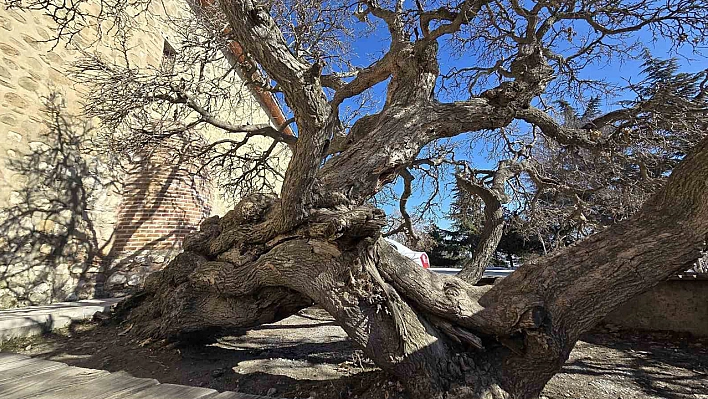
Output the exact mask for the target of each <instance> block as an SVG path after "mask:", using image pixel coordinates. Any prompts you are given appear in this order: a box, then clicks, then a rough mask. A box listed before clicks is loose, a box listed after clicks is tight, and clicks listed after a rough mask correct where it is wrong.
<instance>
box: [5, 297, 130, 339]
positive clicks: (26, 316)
mask: <svg viewBox="0 0 708 399" xmlns="http://www.w3.org/2000/svg"><path fill="white" fill-rule="evenodd" d="M121 300H123V298H107V299H88V300H83V301H77V302H60V303H55V304H51V305H45V306H29V307H25V308H17V309H7V310H0V341H6V340H9V339H12V338H18V337H28V336H32V335H39V334H42V333H44V332H46V331H51V330H54V329H59V328H64V327H66V326H68V325H69V324H71V323H72V322H73V321H79V320H86V319H90V318H91V317H92V316H93V315H94V314H95V313H96V312H102V311H106V310H109V309H111V308H112V307H113V306H115V305H116V304H117V303H118V302H120V301H121Z"/></svg>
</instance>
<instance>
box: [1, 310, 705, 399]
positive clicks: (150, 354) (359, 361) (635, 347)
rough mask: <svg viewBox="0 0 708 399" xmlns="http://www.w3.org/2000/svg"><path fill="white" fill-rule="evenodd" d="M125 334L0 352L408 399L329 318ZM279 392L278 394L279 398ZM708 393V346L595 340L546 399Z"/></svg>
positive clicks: (73, 336)
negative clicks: (171, 338) (204, 335)
mask: <svg viewBox="0 0 708 399" xmlns="http://www.w3.org/2000/svg"><path fill="white" fill-rule="evenodd" d="M124 328H125V327H120V326H112V325H98V324H96V323H85V324H74V325H72V326H71V327H70V328H69V329H68V330H64V331H63V332H62V333H51V334H46V335H44V336H43V337H38V338H33V339H30V340H17V341H13V342H9V343H6V344H5V345H4V347H2V348H1V349H2V350H10V351H16V352H21V353H25V354H31V355H33V356H38V357H41V358H46V359H51V360H56V361H62V362H65V363H68V364H71V365H75V366H81V367H88V368H97V369H105V370H108V371H118V370H125V371H127V372H129V373H130V374H132V375H134V376H136V377H150V378H156V379H157V380H159V381H160V382H163V383H176V384H184V385H193V386H201V387H209V388H213V389H217V390H229V391H240V392H246V393H252V394H257V395H265V394H268V393H269V392H270V393H271V394H273V395H274V396H276V397H283V398H308V397H315V398H354V397H358V398H360V399H384V398H386V399H403V398H405V396H404V394H403V393H402V392H401V386H400V384H398V383H397V382H396V381H394V380H391V379H389V377H388V376H387V375H385V374H384V373H383V372H381V371H380V370H378V369H376V368H375V366H374V365H373V363H371V362H370V361H369V360H368V359H366V358H365V357H364V355H363V354H362V352H361V351H360V350H358V349H356V348H355V347H354V346H353V345H352V344H351V343H350V341H349V340H348V339H347V337H346V334H345V333H344V331H343V330H342V329H341V328H340V327H338V326H337V325H336V324H335V323H334V322H333V320H332V319H331V317H329V315H327V314H326V313H325V312H324V311H322V310H321V309H317V308H310V309H305V310H304V311H302V312H301V313H300V314H299V315H297V316H292V317H290V318H287V319H285V320H282V321H280V322H278V323H274V324H269V325H264V326H261V327H259V328H257V329H254V330H251V331H248V332H244V333H243V334H240V335H234V336H228V337H223V338H221V339H220V340H219V342H218V343H216V344H212V345H191V346H190V345H188V346H184V347H169V346H164V345H157V344H144V345H141V344H142V343H140V342H136V341H133V340H130V339H129V338H128V337H127V336H126V335H124V334H123V335H122V331H123V330H124ZM273 389H275V392H273V391H272V390H273ZM706 393H708V340H699V339H696V338H692V337H690V336H687V335H677V334H661V333H637V332H626V333H624V332H623V333H619V332H617V333H611V332H607V331H595V332H593V333H592V334H589V335H587V336H586V337H584V338H583V341H580V342H579V343H578V345H577V346H576V348H575V349H574V350H573V352H572V353H571V356H570V358H569V359H568V362H567V364H566V366H565V367H564V368H563V371H562V372H561V373H559V374H558V375H557V376H556V377H554V378H553V379H552V380H551V381H550V382H549V384H548V386H547V387H546V389H545V391H544V392H543V396H544V397H545V398H548V399H561V398H562V399H566V398H574V399H581V398H582V399H600V398H602V399H604V398H612V399H617V398H623V399H630V398H631V399H634V398H636V399H649V398H652V399H654V398H670V399H689V398H690V399H696V398H701V396H696V395H705V394H706Z"/></svg>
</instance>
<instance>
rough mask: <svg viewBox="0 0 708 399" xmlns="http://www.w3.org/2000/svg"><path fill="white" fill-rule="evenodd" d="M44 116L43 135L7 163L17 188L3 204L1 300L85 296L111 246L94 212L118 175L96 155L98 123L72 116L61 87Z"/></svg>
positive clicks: (9, 303)
mask: <svg viewBox="0 0 708 399" xmlns="http://www.w3.org/2000/svg"><path fill="white" fill-rule="evenodd" d="M44 117H45V124H46V129H43V130H41V131H40V132H39V134H38V137H37V140H38V141H34V142H32V143H30V150H29V152H27V153H23V154H20V155H18V156H16V157H14V158H11V159H9V160H8V162H7V165H6V170H7V171H9V172H10V173H11V176H12V180H13V181H12V182H5V183H6V185H7V186H8V187H10V188H11V189H13V191H12V192H11V197H10V204H9V205H8V206H6V207H5V208H3V209H2V210H0V214H1V215H2V217H0V237H2V238H0V282H2V285H0V289H2V291H4V293H5V300H4V302H5V303H2V304H0V305H4V306H0V307H11V306H22V305H37V304H43V303H48V302H54V301H56V300H63V299H66V298H70V299H71V298H79V297H85V296H86V295H87V294H86V293H85V291H86V290H87V289H90V287H88V286H87V282H88V281H89V274H90V273H91V272H92V270H91V267H92V266H93V265H95V264H96V261H97V257H98V256H99V254H100V253H101V251H102V249H104V247H105V244H101V243H100V241H99V232H98V228H97V226H96V223H95V222H94V220H93V218H92V215H91V213H92V211H93V210H94V207H95V206H96V203H97V200H98V199H99V197H100V195H101V194H102V193H103V192H105V190H107V189H110V188H111V187H112V186H113V185H114V184H115V182H114V181H113V179H112V177H111V175H110V173H107V171H106V170H103V168H102V165H101V163H100V162H98V161H97V160H96V158H95V157H91V156H90V147H89V146H88V145H87V140H88V137H90V136H91V135H92V132H93V129H92V128H91V125H90V124H89V123H87V122H82V121H79V120H77V119H75V118H73V117H72V116H70V115H68V114H67V113H66V112H65V110H64V105H63V103H62V100H61V98H60V97H59V96H58V95H56V94H53V95H51V96H49V97H48V98H47V99H46V102H45V108H44Z"/></svg>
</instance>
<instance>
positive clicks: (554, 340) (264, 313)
mask: <svg viewBox="0 0 708 399" xmlns="http://www.w3.org/2000/svg"><path fill="white" fill-rule="evenodd" d="M325 197H326V196H323V197H322V198H323V199H324V198H325ZM706 198H708V140H706V141H704V143H703V144H702V145H701V146H700V147H699V148H698V149H697V150H696V151H695V153H694V154H692V155H690V156H688V157H687V159H686V160H685V161H684V162H682V164H681V165H679V167H677V168H676V169H675V172H674V174H673V175H672V176H671V178H670V179H669V182H668V184H667V186H666V187H665V188H664V189H662V190H660V191H659V192H658V193H657V194H656V195H655V196H654V197H653V198H652V199H651V200H650V201H648V203H647V204H646V205H645V206H644V207H643V208H642V210H641V211H640V212H639V213H638V214H637V215H636V216H635V217H633V218H632V219H630V220H628V221H627V222H624V223H621V224H618V225H616V226H613V227H611V228H609V229H607V230H606V231H604V232H602V233H599V234H597V235H595V236H593V237H591V238H589V239H587V240H585V241H583V242H581V243H580V244H578V245H576V246H573V247H569V248H567V249H565V250H563V251H559V252H558V253H556V254H553V255H552V256H549V257H544V258H542V259H540V260H538V261H537V262H534V263H528V264H525V265H523V266H522V267H521V268H519V269H518V270H517V271H516V272H515V273H513V274H512V275H511V276H510V277H507V278H506V279H504V280H503V281H502V282H501V283H499V284H497V285H496V286H494V287H493V288H492V289H491V290H489V291H487V289H486V288H483V287H475V286H473V285H471V284H469V283H467V282H465V281H463V280H462V279H459V278H456V277H449V276H443V275H437V274H434V273H430V272H429V271H427V270H424V269H422V268H419V267H416V266H415V265H414V264H413V263H412V262H410V261H409V260H407V259H405V258H402V257H401V256H400V255H398V254H397V253H396V252H395V251H393V250H392V249H391V248H389V247H388V246H387V245H381V244H380V241H379V240H378V237H379V235H380V233H379V231H380V228H381V227H382V226H383V224H384V220H383V213H382V212H381V211H379V210H377V209H373V208H371V207H368V206H357V205H354V204H351V203H347V202H346V201H344V200H341V199H339V200H332V199H330V200H328V201H324V200H323V202H321V203H320V206H318V207H316V208H315V209H313V210H312V211H311V212H309V216H308V217H307V219H306V220H304V221H303V222H302V223H300V224H298V225H297V226H296V227H294V228H292V229H289V230H287V231H281V232H279V234H277V235H275V236H272V237H267V236H265V237H266V238H264V235H263V234H262V233H260V232H261V231H263V230H264V225H266V224H268V223H271V218H272V217H274V216H273V215H278V214H279V212H278V210H277V206H278V201H277V200H276V199H275V198H271V197H267V196H251V197H248V198H246V199H244V200H243V201H241V203H240V204H239V205H238V206H237V207H236V208H235V209H234V210H232V211H230V212H229V213H227V214H226V215H225V216H224V217H223V218H218V217H213V218H210V219H208V220H207V221H205V222H204V223H203V224H202V226H201V228H200V231H199V232H197V233H194V234H192V235H190V236H189V237H188V238H187V239H186V240H185V243H184V253H182V254H181V255H179V256H177V257H176V258H175V259H174V260H173V261H172V262H171V263H170V264H169V265H168V267H167V268H166V269H165V270H163V271H161V272H158V273H156V274H154V275H152V276H151V277H150V278H149V279H148V282H147V283H146V286H145V289H144V291H143V292H141V293H139V294H137V295H135V296H134V297H132V298H131V299H130V300H129V301H127V302H126V303H125V305H124V306H123V307H122V311H123V312H124V313H125V314H126V315H127V316H126V317H127V322H128V323H132V325H133V328H132V330H131V333H132V334H137V335H140V336H143V337H144V336H148V337H152V338H154V339H168V340H176V339H177V340H178V339H191V338H193V337H195V336H196V337H199V336H208V335H211V334H215V333H220V332H223V331H228V330H229V329H232V328H248V327H253V326H256V325H259V324H262V323H267V322H272V321H275V320H279V319H282V318H284V317H287V316H288V315H291V314H293V313H294V312H296V311H297V310H299V309H301V308H303V307H306V306H309V305H310V304H312V303H317V304H319V305H321V306H322V307H323V308H324V309H326V310H327V311H328V312H329V313H330V314H331V315H332V316H333V317H334V318H335V319H336V320H337V322H338V323H339V325H341V326H342V328H343V329H344V330H345V331H346V332H347V334H348V335H349V337H350V338H351V339H352V341H353V342H355V343H356V344H357V345H359V346H360V347H361V348H363V350H364V351H365V353H366V355H367V356H369V357H370V358H371V359H372V360H373V361H374V362H375V363H376V364H377V365H379V366H380V367H381V368H382V369H384V370H386V371H387V372H389V373H391V374H393V375H395V376H396V377H398V378H399V379H400V380H401V382H403V383H404V384H405V386H406V388H407V390H408V392H409V393H410V396H411V397H413V398H449V399H452V398H524V399H526V398H535V397H537V396H538V395H539V393H540V392H541V390H542V389H543V386H544V385H545V383H546V382H547V381H548V380H549V379H550V378H551V377H552V376H553V375H554V374H555V373H556V372H558V371H559V370H560V368H561V366H562V365H563V363H564V362H565V360H566V359H567V357H568V354H569V353H570V351H571V349H572V348H573V346H574V344H575V342H576V341H577V339H578V338H579V336H580V334H581V333H582V332H584V331H586V330H588V329H589V328H591V327H592V326H593V325H594V324H595V323H597V322H598V321H600V320H601V319H602V317H604V316H605V315H606V314H607V313H609V312H610V311H611V310H612V309H614V308H615V307H617V306H618V305H619V304H621V303H622V302H624V301H626V300H627V299H629V298H631V297H632V296H634V295H637V294H639V293H641V292H643V291H644V290H646V289H648V288H649V287H651V286H652V285H654V284H657V283H658V282H660V281H661V280H663V279H665V278H667V277H668V276H670V275H671V274H672V273H675V272H677V271H679V270H682V269H685V268H687V267H689V266H690V265H691V264H692V263H693V262H694V261H695V260H696V259H697V258H698V257H699V256H700V251H701V250H702V249H704V245H705V242H706V237H707V236H708V201H706ZM266 230H268V229H266Z"/></svg>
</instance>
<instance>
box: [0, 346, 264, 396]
mask: <svg viewBox="0 0 708 399" xmlns="http://www.w3.org/2000/svg"><path fill="white" fill-rule="evenodd" d="M0 398H2V399H28V398H33V399H274V398H270V397H265V396H257V395H249V394H244V393H240V392H221V393H219V392H218V391H216V390H214V389H208V388H198V387H190V386H183V385H174V384H160V383H159V382H158V381H157V380H155V379H152V378H137V377H133V376H131V375H130V374H128V373H126V372H123V371H117V372H114V373H109V372H107V371H103V370H92V369H87V368H82V367H73V366H67V365H66V364H63V363H59V362H53V361H50V360H43V359H37V358H31V357H29V356H24V355H18V354H14V353H1V352H0Z"/></svg>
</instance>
